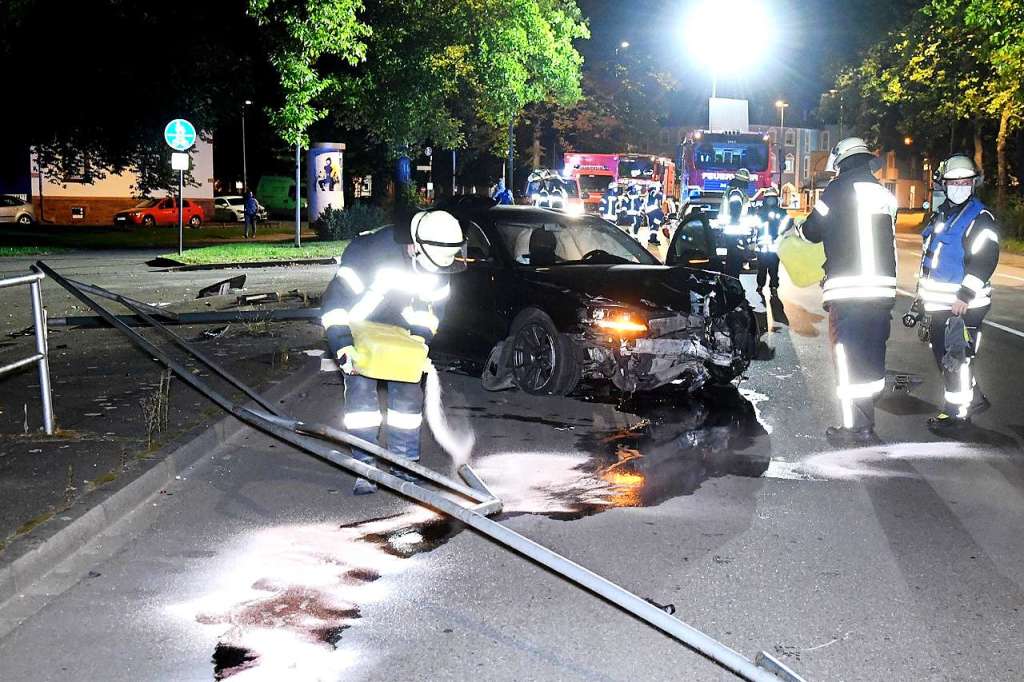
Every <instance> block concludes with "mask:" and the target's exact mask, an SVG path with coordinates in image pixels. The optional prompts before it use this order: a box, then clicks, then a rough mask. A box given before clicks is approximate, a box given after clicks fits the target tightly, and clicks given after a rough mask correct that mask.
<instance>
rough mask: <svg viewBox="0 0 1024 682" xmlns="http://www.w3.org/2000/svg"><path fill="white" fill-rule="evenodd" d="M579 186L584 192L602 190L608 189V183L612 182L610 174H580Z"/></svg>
mask: <svg viewBox="0 0 1024 682" xmlns="http://www.w3.org/2000/svg"><path fill="white" fill-rule="evenodd" d="M579 178H580V186H581V187H582V188H583V191H584V192H587V193H590V192H598V193H601V192H604V191H605V190H607V189H608V185H610V184H611V183H612V180H613V178H612V176H610V175H580V176H579Z"/></svg>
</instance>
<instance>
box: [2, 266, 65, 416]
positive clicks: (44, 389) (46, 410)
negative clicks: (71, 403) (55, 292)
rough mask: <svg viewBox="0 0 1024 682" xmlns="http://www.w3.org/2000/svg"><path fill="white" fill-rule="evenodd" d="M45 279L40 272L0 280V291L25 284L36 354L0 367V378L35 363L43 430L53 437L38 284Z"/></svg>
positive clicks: (44, 332)
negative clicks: (29, 299)
mask: <svg viewBox="0 0 1024 682" xmlns="http://www.w3.org/2000/svg"><path fill="white" fill-rule="evenodd" d="M45 277H46V275H44V274H43V273H41V272H38V271H37V272H33V273H32V274H31V275H22V276H20V277H10V278H8V279H0V289H6V288H7V287H16V286H18V285H20V284H27V285H28V287H29V298H31V299H32V327H33V331H34V332H35V337H36V352H35V354H34V355H30V356H28V357H27V358H22V359H21V360H16V361H14V362H12V363H10V364H8V365H4V366H2V367H0V376H2V375H4V374H7V373H8V372H13V371H14V370H16V369H19V368H21V367H24V366H25V365H31V364H32V363H36V365H37V368H38V370H39V398H40V400H41V401H42V403H43V429H44V430H45V431H46V435H48V436H52V435H53V400H52V398H51V396H50V361H49V360H48V359H47V348H48V344H47V335H46V309H45V308H43V295H42V292H41V286H40V282H41V281H42V280H43V279H44V278H45Z"/></svg>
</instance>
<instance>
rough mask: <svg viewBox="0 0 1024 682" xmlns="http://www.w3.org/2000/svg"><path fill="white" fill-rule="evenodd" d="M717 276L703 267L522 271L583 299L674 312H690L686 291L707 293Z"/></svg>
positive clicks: (532, 280) (531, 278) (536, 282)
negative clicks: (695, 268)
mask: <svg viewBox="0 0 1024 682" xmlns="http://www.w3.org/2000/svg"><path fill="white" fill-rule="evenodd" d="M718 278H719V275H717V274H716V273H712V272H707V271H704V270H694V269H692V268H687V267H682V266H677V267H668V266H664V265H560V266H556V267H552V268H537V269H535V270H531V269H524V270H523V279H524V280H525V281H526V282H529V283H531V284H534V285H536V286H542V287H555V288H558V289H560V290H562V291H564V292H566V293H573V294H576V295H577V296H579V297H580V298H581V299H583V300H585V301H593V302H595V303H601V302H609V303H620V304H625V305H629V306H634V307H637V308H645V309H668V310H673V311H676V312H689V307H690V296H689V292H690V291H691V290H692V291H694V292H696V293H699V294H706V293H708V292H709V291H711V290H712V289H713V288H714V287H715V286H716V285H717V281H718Z"/></svg>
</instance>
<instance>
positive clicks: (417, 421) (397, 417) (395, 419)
mask: <svg viewBox="0 0 1024 682" xmlns="http://www.w3.org/2000/svg"><path fill="white" fill-rule="evenodd" d="M422 424H423V415H422V414H421V413H419V412H416V413H410V412H399V411H398V410H388V426H389V427H391V428H395V429H403V430H405V431H411V430H412V429H418V428H420V426H421V425H422Z"/></svg>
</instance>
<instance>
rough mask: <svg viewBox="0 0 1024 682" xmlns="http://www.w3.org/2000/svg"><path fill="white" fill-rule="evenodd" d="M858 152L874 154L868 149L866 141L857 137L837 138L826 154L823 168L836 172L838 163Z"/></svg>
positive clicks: (856, 154)
mask: <svg viewBox="0 0 1024 682" xmlns="http://www.w3.org/2000/svg"><path fill="white" fill-rule="evenodd" d="M860 154H867V155H868V156H874V154H872V153H871V150H870V149H868V143H867V142H865V141H864V140H862V139H861V138H859V137H847V138H844V139H842V140H839V142H836V146H835V147H832V153H831V154H829V155H828V162H827V163H826V164H825V170H826V171H829V172H830V173H838V172H839V164H840V163H842V162H843V161H846V160H847V159H849V158H851V157H854V156H858V155H860Z"/></svg>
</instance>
